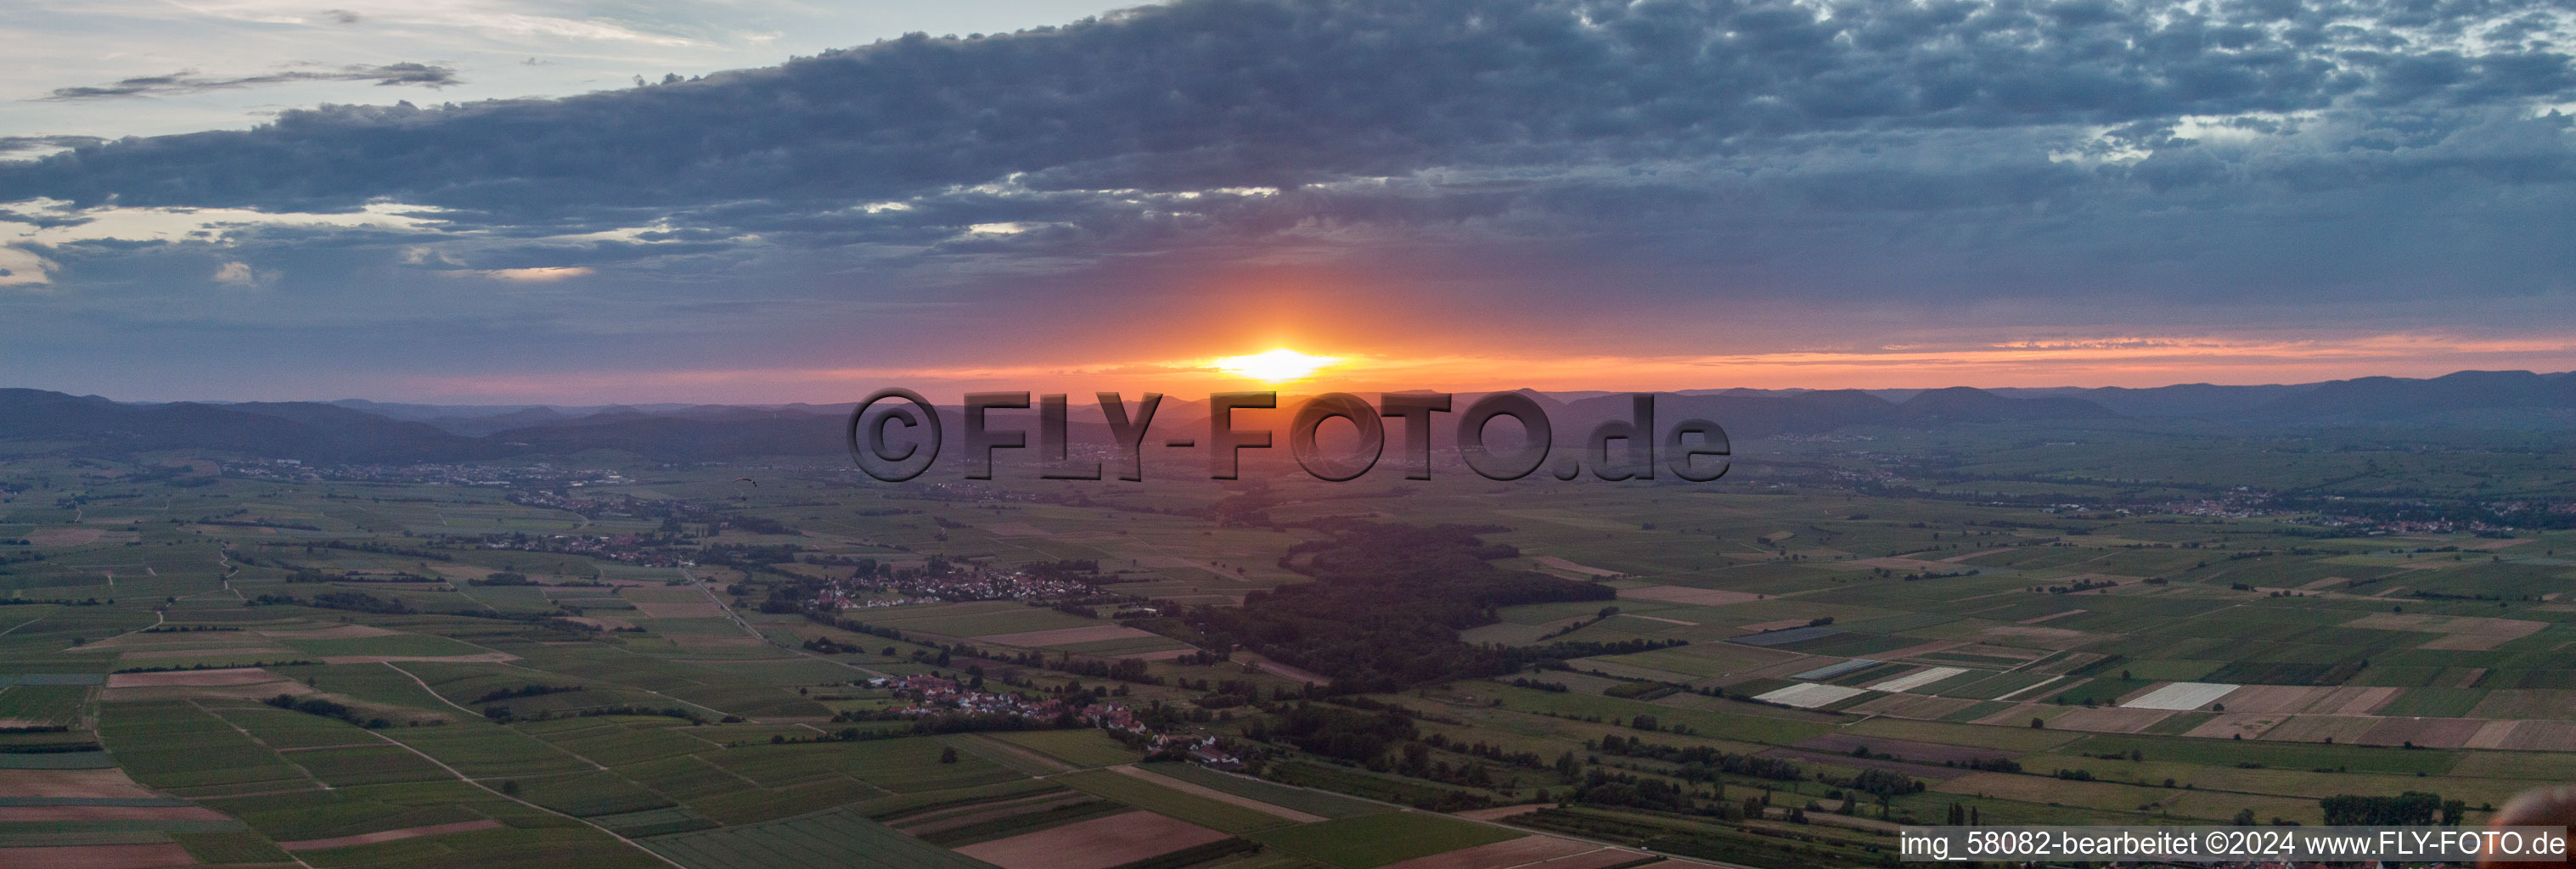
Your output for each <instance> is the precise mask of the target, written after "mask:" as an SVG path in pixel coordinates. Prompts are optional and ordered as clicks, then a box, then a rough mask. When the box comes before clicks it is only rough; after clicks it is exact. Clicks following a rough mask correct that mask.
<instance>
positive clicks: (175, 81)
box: [44, 13, 462, 101]
mask: <svg viewBox="0 0 2576 869" xmlns="http://www.w3.org/2000/svg"><path fill="white" fill-rule="evenodd" d="M343 14H345V13H343ZM353 21H354V19H352V20H351V21H344V22H342V23H352V22H353ZM310 81H373V82H375V83H376V84H378V85H381V86H388V87H390V86H394V85H418V86H421V87H427V88H433V89H435V88H442V87H446V86H448V85H453V84H458V83H460V82H461V81H462V80H461V79H458V78H457V77H456V69H455V68H454V67H447V66H435V65H431V64H425V63H388V64H377V65H367V64H351V65H348V66H341V67H332V68H325V69H294V70H287V71H283V72H273V73H266V74H262V75H246V76H231V77H223V76H204V75H198V74H197V71H196V70H180V71H178V72H174V73H170V74H168V75H147V76H137V77H134V78H129V79H122V80H119V81H117V82H115V83H113V84H104V85H95V86H88V87H64V88H55V89H54V90H53V92H52V93H51V94H49V95H47V96H45V97H44V99H47V100H53V101H64V100H96V99H114V98H118V97H145V96H171V95H176V94H192V93H198V92H201V91H210V90H228V89H232V88H245V87H255V86H258V85H271V84H291V83H295V82H310Z"/></svg>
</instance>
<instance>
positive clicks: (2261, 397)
mask: <svg viewBox="0 0 2576 869" xmlns="http://www.w3.org/2000/svg"><path fill="white" fill-rule="evenodd" d="M1522 392H1524V393H1525V394H1527V395H1529V396H1530V397H1531V398H1532V399H1533V400H1535V401H1537V402H1538V403H1539V405H1540V406H1541V407H1542V408H1544V409H1546V411H1547V413H1548V416H1549V419H1550V421H1551V423H1552V424H1553V425H1554V427H1555V429H1556V430H1557V431H1558V432H1559V435H1558V437H1559V439H1560V442H1566V441H1569V440H1571V439H1573V438H1577V437H1580V436H1581V434H1582V433H1583V432H1587V431H1589V430H1590V429H1591V428H1592V427H1593V426H1594V425H1597V424H1599V423H1600V422H1602V421H1605V420H1611V419H1626V418H1627V417H1628V415H1629V413H1630V411H1631V403H1630V401H1629V400H1628V398H1627V396H1626V394H1625V393H1610V392H1566V393H1553V394H1551V393H1540V392H1534V391H1529V390H1522ZM1482 395H1483V393H1465V394H1459V395H1457V396H1456V397H1455V399H1454V400H1455V404H1454V407H1455V408H1456V409H1458V410H1464V409H1465V408H1466V406H1467V405H1468V404H1470V403H1472V402H1473V401H1474V400H1475V399H1476V398H1479V397H1481V396H1482ZM1889 396H1901V400H1890V398H1889ZM1301 398H1302V396H1298V395H1282V396H1281V397H1280V403H1281V404H1282V405H1283V406H1288V405H1293V404H1294V403H1295V402H1296V401H1298V400H1300V399H1301ZM851 407H852V405H850V404H822V405H815V404H801V403H800V404H789V405H766V406H739V405H720V404H652V405H593V406H587V407H556V406H548V405H468V406H445V405H425V404H397V403H383V402H372V401H362V400H355V399H350V400H342V401H336V402H328V403H324V402H246V403H231V404H224V403H196V402H174V403H165V404H146V403H120V402H116V401H111V400H109V399H106V398H102V397H99V396H95V395H90V396H73V395H67V394H64V393H59V392H47V391H44V390H35V389H0V438H7V439H12V440H34V441H64V442H70V443H77V444H80V445H82V446H85V447H89V448H92V449H104V450H112V451H118V452H141V451H154V450H175V449H206V450H220V451H229V452H237V453H242V454H245V455H252V456H261V457H269V458H297V459H304V460H307V461H327V462H376V463H394V462H449V461H473V460H485V459H501V458H513V457H522V456H544V455H563V454H569V453H577V452H583V451H589V450H617V451H624V452H629V453H633V454H636V455H639V456H643V457H646V458H651V459H657V460H664V461H706V460H713V459H719V458H725V457H730V456H743V455H828V454H835V453H838V452H840V451H841V450H842V449H844V447H843V445H842V441H841V430H842V429H841V426H842V425H843V424H844V420H845V419H846V415H847V414H848V413H849V411H850V408H851ZM940 411H941V416H942V417H943V419H944V421H945V422H946V423H947V424H948V425H949V426H950V427H951V429H952V431H955V430H957V429H958V428H960V427H962V424H963V420H962V418H960V416H959V411H958V409H957V408H956V407H955V406H946V407H942V408H940ZM1656 413H1657V416H1658V422H1659V423H1660V424H1663V425H1670V424H1671V423H1673V422H1677V421H1679V420H1682V419H1685V418H1691V417H1699V418H1706V419H1714V420H1717V421H1718V422H1719V423H1720V424H1722V425H1724V426H1726V428H1727V430H1728V431H1729V432H1730V433H1732V434H1733V435H1734V436H1736V437H1739V438H1751V437H1764V436H1769V435H1776V434H1799V433H1823V432H1829V431H1833V430H1836V429H1841V428H1846V427H1851V426H1907V427H1933V426H1943V425H1953V424H1966V423H1997V422H2052V423H2073V424H2083V423H2093V422H2109V421H2116V420H2119V419H2122V418H2159V417H2161V418H2179V419H2190V420H2201V421H2206V422H2212V423H2220V424H2231V425H2244V426H2257V427H2277V426H2319V425H2326V426H2348V425H2461V426H2480V427H2491V426H2533V427H2539V428H2547V429H2553V430H2554V429H2567V428H2576V373H2569V372H2561V373H2555V374H2536V373H2533V372H2529V371H2462V372H2457V373H2453V374H2448V375H2444V376H2441V377H2434V378H2426V379H2409V378H2398V377H2363V378H2355V379H2352V380H2336V381H2326V382H2321V383H2306V384H2290V385H2278V384H2276V385H2261V386H2217V385H2211V384H2205V383H2196V384H2180V385H2175V386H2164V387H2156V388H2152V389H2128V388H2120V387H2108V388H2082V387H2060V388H2045V389H2032V388H2002V389H1977V388H1973V387H1949V388H1944V389H1925V390H1903V391H1864V390H1851V389H1844V390H1757V389H1715V390H1687V391H1681V392H1673V393H1666V394H1664V395H1663V396H1662V398H1660V399H1659V400H1658V401H1657V411H1656ZM996 417H997V420H996V422H997V424H1001V425H1007V426H1011V427H1016V428H1021V429H1024V430H1033V429H1034V428H1035V418H1034V417H1035V413H1034V411H1010V412H1003V413H998V414H996ZM1206 419H1207V402H1206V400H1205V399H1198V400H1183V399H1180V398H1178V397H1173V398H1167V399H1165V401H1164V404H1163V406H1162V408H1161V410H1160V412H1159V413H1158V414H1157V418H1156V421H1155V426H1156V428H1157V429H1158V430H1165V429H1173V428H1180V427H1185V426H1186V427H1198V426H1204V425H1206ZM1100 420H1101V416H1100V412H1099V409H1098V408H1097V407H1095V406H1091V405H1077V406H1075V407H1074V409H1073V422H1074V426H1075V437H1076V438H1077V439H1081V440H1088V441H1098V440H1101V439H1103V438H1105V432H1104V431H1103V429H1102V424H1101V422H1100Z"/></svg>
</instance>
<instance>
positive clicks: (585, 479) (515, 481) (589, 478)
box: [224, 459, 634, 489]
mask: <svg viewBox="0 0 2576 869" xmlns="http://www.w3.org/2000/svg"><path fill="white" fill-rule="evenodd" d="M224 474H225V475H226V476H233V477H245V478H249V479H255V480H288V481H330V482H359V483H422V484H433V485H446V486H492V487H510V488H521V489H537V488H546V489H568V488H576V487H587V486H615V485H623V484H627V483H632V482H634V481H633V480H629V479H627V478H626V477H625V476H623V475H620V474H618V473H616V472H614V471H601V470H589V469H579V468H558V467H555V466H553V465H550V464H547V463H544V462H538V463H536V464H533V465H510V466H489V465H441V464H429V463H422V464H409V465H306V464H304V462H303V461H301V460H298V459H253V460H249V461H241V462H227V463H225V464H224Z"/></svg>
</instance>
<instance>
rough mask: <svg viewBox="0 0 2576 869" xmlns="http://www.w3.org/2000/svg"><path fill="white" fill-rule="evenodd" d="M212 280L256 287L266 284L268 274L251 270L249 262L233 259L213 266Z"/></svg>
mask: <svg viewBox="0 0 2576 869" xmlns="http://www.w3.org/2000/svg"><path fill="white" fill-rule="evenodd" d="M214 282H215V283H218V284H229V285H232V286H236V287H257V286H261V285H263V284H266V283H267V282H268V276H266V275H262V274H259V273H258V272H254V271H252V270H251V267H250V264H249V263H246V262H242V261H240V260H234V261H232V262H227V263H224V264H223V265H220V266H216V267H215V276H214Z"/></svg>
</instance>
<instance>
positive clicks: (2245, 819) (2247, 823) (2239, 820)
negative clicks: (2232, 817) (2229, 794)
mask: <svg viewBox="0 0 2576 869" xmlns="http://www.w3.org/2000/svg"><path fill="white" fill-rule="evenodd" d="M2236 825H2237V826H2239V827H2251V826H2254V810H2253V809H2245V810H2242V811H2239V812H2237V813H2236Z"/></svg>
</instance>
